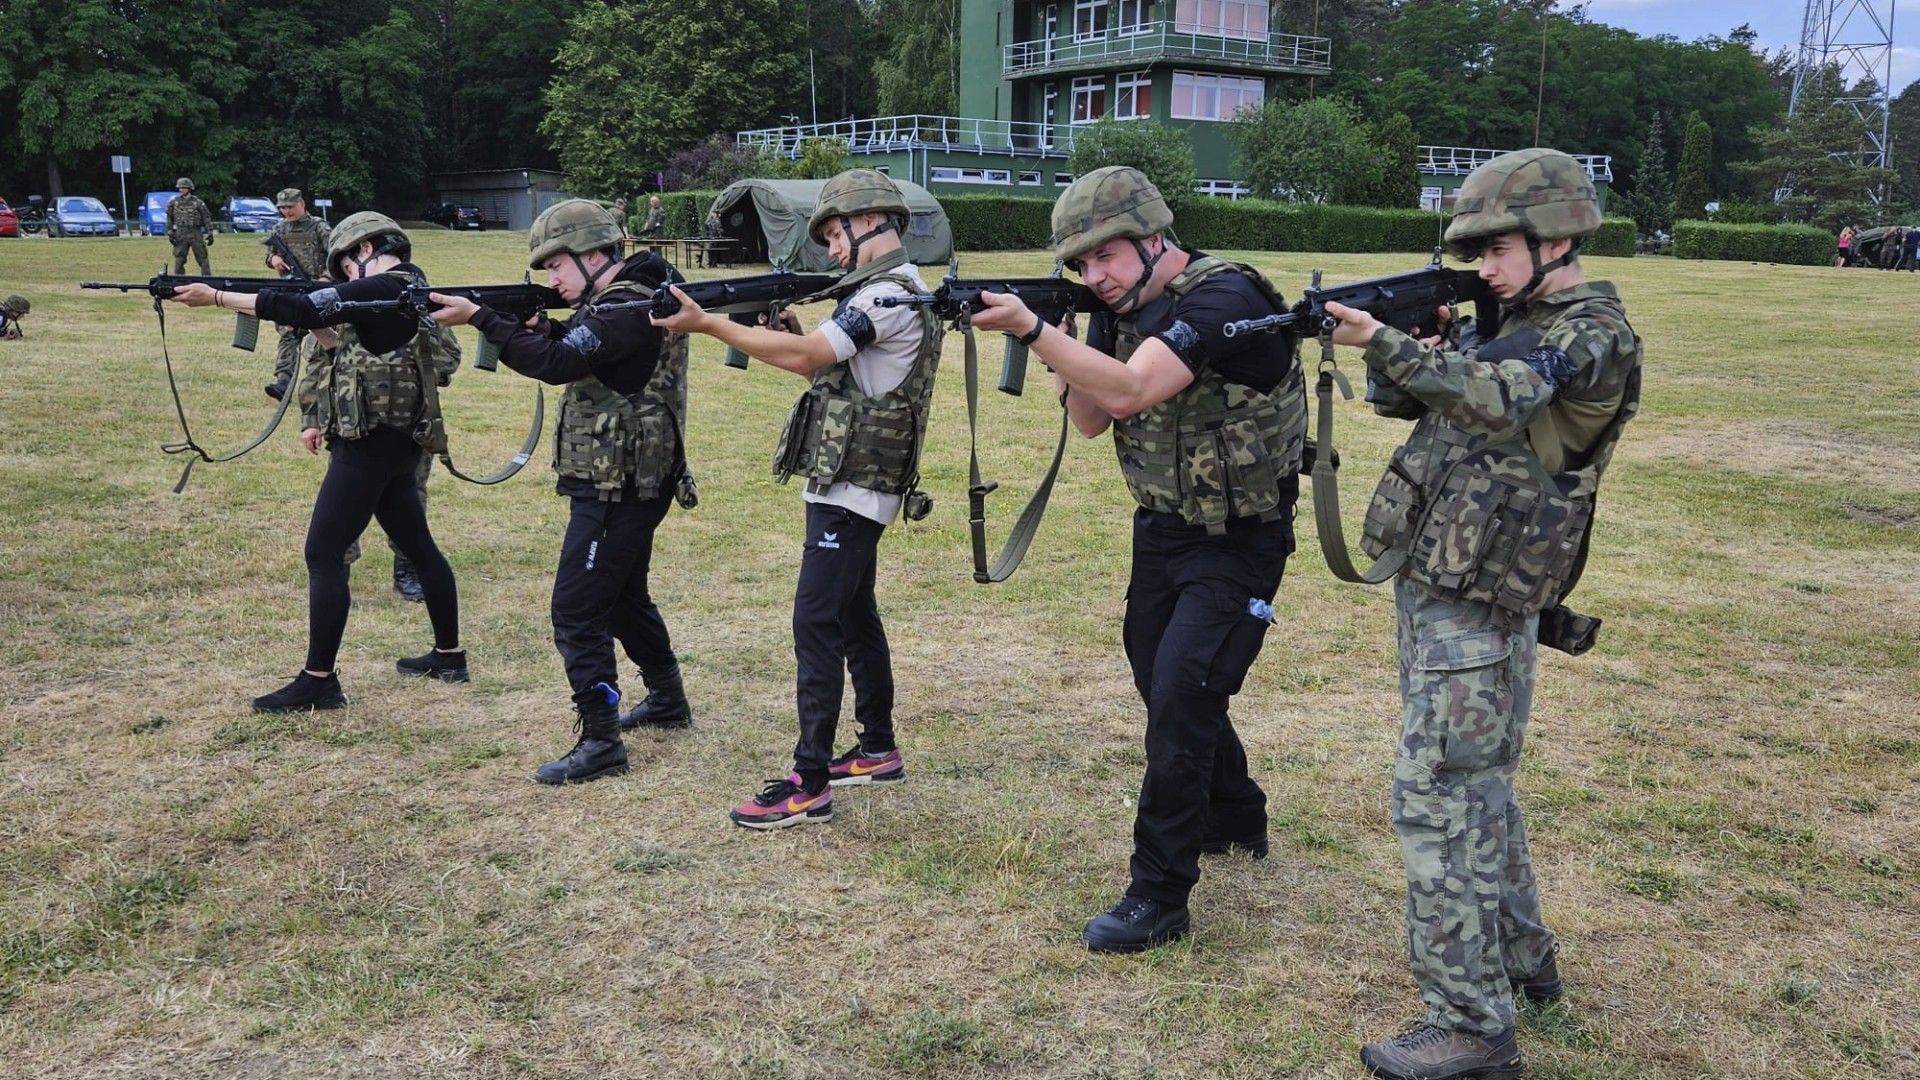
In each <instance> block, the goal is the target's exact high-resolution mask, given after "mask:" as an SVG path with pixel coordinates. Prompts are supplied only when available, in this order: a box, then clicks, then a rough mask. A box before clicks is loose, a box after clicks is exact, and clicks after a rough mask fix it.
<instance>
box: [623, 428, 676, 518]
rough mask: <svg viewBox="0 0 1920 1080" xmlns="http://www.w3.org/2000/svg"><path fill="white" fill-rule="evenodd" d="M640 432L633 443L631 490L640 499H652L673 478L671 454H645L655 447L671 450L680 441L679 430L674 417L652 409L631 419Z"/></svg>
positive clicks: (672, 457)
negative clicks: (635, 452) (632, 488)
mask: <svg viewBox="0 0 1920 1080" xmlns="http://www.w3.org/2000/svg"><path fill="white" fill-rule="evenodd" d="M634 424H635V426H636V427H637V428H638V429H639V430H638V433H637V434H638V436H639V438H638V439H637V441H636V442H635V443H634V444H633V445H634V449H635V450H637V451H638V453H637V454H636V455H635V459H634V461H633V463H632V468H633V487H634V490H635V491H636V492H638V493H639V494H640V497H641V498H651V497H653V496H655V495H658V494H660V492H661V491H662V490H663V489H664V488H665V487H666V484H667V481H669V480H671V479H673V477H672V476H671V475H669V474H671V473H672V472H673V465H674V455H673V454H672V453H671V452H666V453H648V452H647V451H648V450H650V449H654V448H671V447H673V446H674V445H676V444H677V442H678V441H679V438H680V432H679V429H678V428H677V427H676V426H675V424H674V422H673V414H672V413H670V412H668V411H667V410H665V409H661V408H651V409H644V410H642V411H641V413H640V414H639V416H637V417H636V418H635V420H634Z"/></svg>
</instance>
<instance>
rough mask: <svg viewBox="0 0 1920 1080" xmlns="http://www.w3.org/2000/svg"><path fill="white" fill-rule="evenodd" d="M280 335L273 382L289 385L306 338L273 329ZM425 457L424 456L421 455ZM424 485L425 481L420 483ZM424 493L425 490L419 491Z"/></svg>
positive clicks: (299, 332)
mask: <svg viewBox="0 0 1920 1080" xmlns="http://www.w3.org/2000/svg"><path fill="white" fill-rule="evenodd" d="M274 329H275V330H277V331H278V332H279V334H280V345H279V347H278V348H277V349H276V350H275V351H274V355H273V381H274V382H284V383H291V382H292V380H293V365H294V362H295V361H296V360H298V359H300V339H301V338H303V337H306V336H307V332H306V331H305V330H295V329H292V328H291V327H275V328H274ZM422 456H425V455H422ZM421 482H422V483H425V481H424V480H423V481H421ZM421 490H422V491H425V490H426V489H425V488H422V489H421Z"/></svg>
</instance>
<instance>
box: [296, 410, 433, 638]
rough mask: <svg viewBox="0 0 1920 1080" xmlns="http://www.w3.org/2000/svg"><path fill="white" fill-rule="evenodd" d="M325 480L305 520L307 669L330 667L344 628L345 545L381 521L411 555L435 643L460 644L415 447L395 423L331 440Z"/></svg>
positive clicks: (347, 604)
mask: <svg viewBox="0 0 1920 1080" xmlns="http://www.w3.org/2000/svg"><path fill="white" fill-rule="evenodd" d="M331 449H332V457H331V460H329V462H328V464H327V476H326V479H324V480H322V481H320V495H319V497H318V498H316V499H314V501H313V520H312V521H310V522H308V523H307V670H308V671H332V670H333V664H334V660H335V659H336V658H337V657H338V655H339V653H340V635H341V634H343V633H345V632H346V629H347V610H348V609H349V608H351V607H352V606H353V596H352V594H351V593H350V592H349V591H348V589H347V565H346V554H347V547H348V545H350V544H352V543H353V542H354V541H355V540H358V539H360V534H361V533H363V532H365V531H366V528H367V523H368V522H369V521H370V520H372V519H373V518H376V517H377V518H379V519H380V527H381V528H382V529H384V530H386V533H387V536H388V538H389V539H391V540H392V541H393V546H394V547H395V548H396V549H398V550H399V552H400V553H401V554H402V555H405V556H406V557H407V558H409V559H412V560H413V565H414V567H415V569H417V570H418V571H419V572H420V587H421V588H422V589H423V590H425V592H426V594H427V618H428V619H430V620H432V622H433V643H434V646H435V647H436V648H441V649H451V648H455V647H457V646H458V645H459V644H460V598H459V595H458V594H457V593H456V592H455V590H454V583H453V568H452V567H451V566H448V565H447V560H446V557H445V556H443V555H441V554H440V549H439V548H438V547H436V546H435V545H434V542H433V533H432V532H430V531H428V529H427V511H426V508H425V507H424V506H422V505H421V503H420V492H419V490H418V488H417V487H416V486H415V482H414V476H413V473H414V469H415V468H417V467H418V466H419V463H420V444H418V443H416V442H414V441H413V437H412V436H410V435H408V434H407V433H406V432H404V431H401V430H400V429H398V428H388V427H383V428H377V429H375V430H374V432H373V434H371V435H368V436H366V437H364V438H359V439H335V440H333V443H332V446H331Z"/></svg>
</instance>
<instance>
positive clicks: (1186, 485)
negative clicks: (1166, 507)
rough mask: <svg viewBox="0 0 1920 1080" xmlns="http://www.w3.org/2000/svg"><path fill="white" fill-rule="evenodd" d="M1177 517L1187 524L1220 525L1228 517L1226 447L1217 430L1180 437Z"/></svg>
mask: <svg viewBox="0 0 1920 1080" xmlns="http://www.w3.org/2000/svg"><path fill="white" fill-rule="evenodd" d="M1178 454H1179V458H1180V473H1179V477H1180V516H1181V517H1183V518H1185V519H1186V520H1187V524H1189V525H1219V524H1221V523H1222V522H1224V521H1226V520H1227V515H1228V512H1229V510H1228V500H1227V464H1226V460H1227V450H1226V443H1225V440H1224V439H1222V438H1221V435H1220V432H1219V431H1217V430H1215V431H1191V432H1184V433H1182V434H1181V436H1180V446H1179V450H1178Z"/></svg>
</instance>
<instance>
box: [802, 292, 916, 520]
mask: <svg viewBox="0 0 1920 1080" xmlns="http://www.w3.org/2000/svg"><path fill="white" fill-rule="evenodd" d="M889 273H892V274H898V275H900V276H901V277H904V278H906V279H907V280H909V281H911V282H913V291H915V292H926V291H928V290H927V286H926V282H925V281H924V280H922V278H921V277H920V271H919V269H918V268H917V267H915V266H913V265H912V264H908V265H905V266H901V267H898V268H896V269H894V270H891V271H889ZM907 292H908V290H906V289H904V288H902V287H901V286H900V284H899V283H898V282H894V281H874V282H871V283H869V284H867V285H864V286H862V287H861V288H860V290H859V291H858V292H856V293H854V294H853V295H852V296H851V297H849V298H848V299H847V300H846V302H845V303H843V304H841V305H840V309H839V310H838V311H835V312H834V313H833V317H832V318H829V319H828V320H827V321H826V322H823V323H821V324H820V328H819V330H818V331H816V332H817V333H819V334H822V335H824V336H825V337H826V339H827V342H828V343H829V344H831V345H832V346H833V355H834V356H836V357H838V358H839V360H840V362H841V363H843V364H849V365H851V366H852V367H853V381H854V383H855V385H857V386H859V387H860V391H861V393H864V394H874V395H877V394H884V393H886V392H887V391H889V390H892V389H894V388H896V387H898V386H899V385H900V384H901V383H903V382H905V381H906V380H907V376H908V375H910V374H912V373H913V362H914V361H915V360H916V359H918V358H919V355H920V313H919V310H918V309H916V308H913V307H908V306H906V305H900V306H898V307H881V306H879V305H878V304H876V303H874V301H875V300H876V299H878V298H879V297H882V296H905V295H907ZM803 490H804V489H803ZM803 497H804V498H805V499H806V500H807V501H808V502H817V503H826V504H828V505H831V506H841V507H845V508H846V509H848V510H851V511H853V512H854V513H856V514H859V515H860V516H861V517H863V518H868V519H871V520H873V521H877V522H879V523H880V524H882V525H890V524H892V523H893V519H894V518H895V517H896V516H897V515H898V514H899V513H900V502H901V496H899V495H888V494H886V493H885V492H880V491H875V490H873V489H872V488H864V487H860V486H859V485H857V484H848V483H839V484H833V485H831V486H829V487H828V488H827V490H825V491H823V492H820V493H818V494H815V493H814V492H812V491H806V492H805V494H804V495H803Z"/></svg>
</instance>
